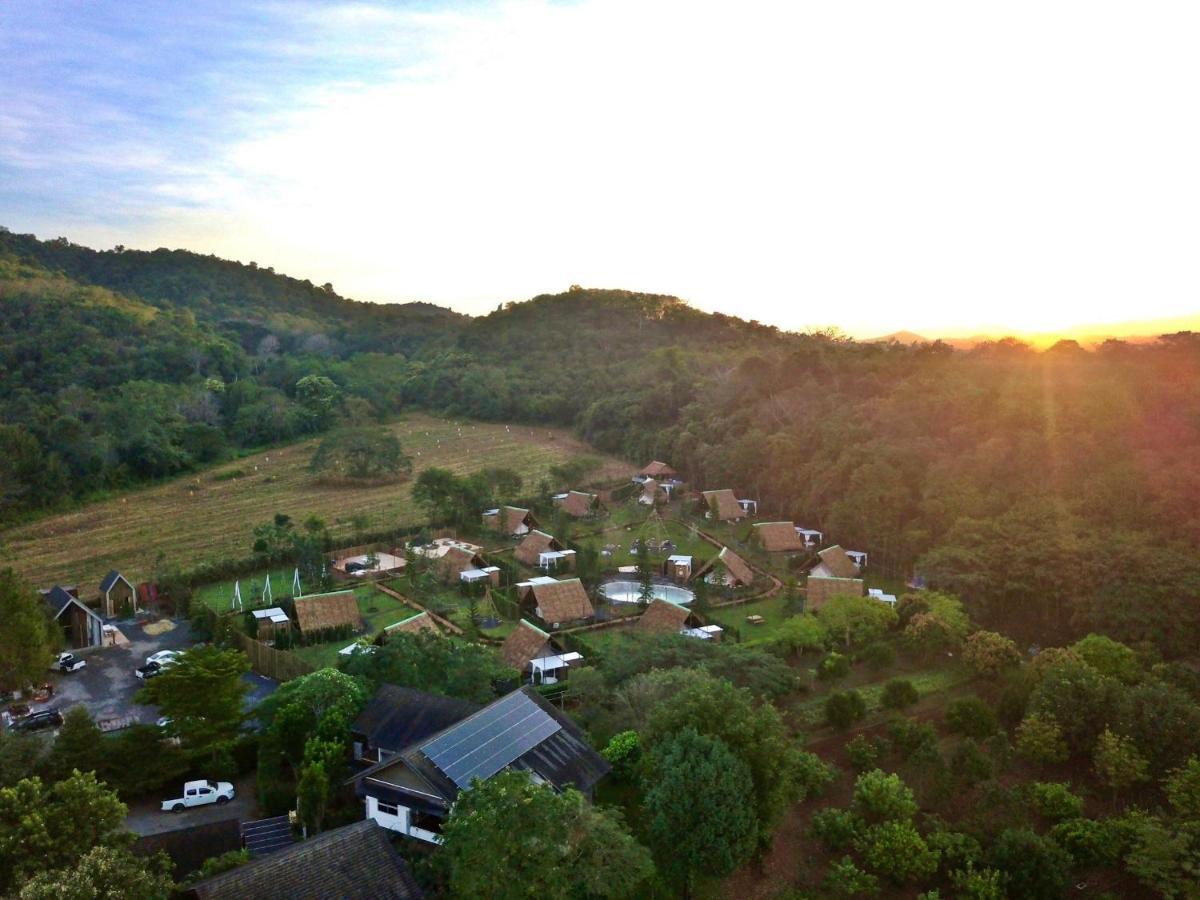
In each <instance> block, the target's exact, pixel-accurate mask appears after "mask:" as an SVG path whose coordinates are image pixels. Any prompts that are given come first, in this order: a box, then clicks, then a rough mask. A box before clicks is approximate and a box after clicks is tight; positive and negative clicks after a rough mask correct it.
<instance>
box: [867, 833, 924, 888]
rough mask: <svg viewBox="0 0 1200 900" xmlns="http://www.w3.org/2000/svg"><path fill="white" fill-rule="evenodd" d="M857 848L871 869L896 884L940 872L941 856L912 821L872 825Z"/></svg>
mask: <svg viewBox="0 0 1200 900" xmlns="http://www.w3.org/2000/svg"><path fill="white" fill-rule="evenodd" d="M854 846H855V848H856V849H857V850H858V851H859V853H861V854H862V855H863V859H864V860H865V861H866V863H867V865H868V866H870V867H871V868H872V869H873V870H874V871H876V872H879V873H881V874H883V875H886V876H887V877H888V878H889V879H890V880H891V881H892V882H893V883H895V884H904V883H905V882H908V881H915V880H919V879H925V878H928V877H929V876H931V875H932V874H933V873H934V872H936V871H937V866H938V859H939V856H940V854H939V853H938V852H937V851H936V850H930V849H929V846H928V845H927V844H926V843H925V839H924V838H922V837H921V835H920V834H919V833H918V832H917V829H916V828H914V827H913V825H912V823H911V822H903V821H888V822H880V823H879V824H878V825H872V826H871V827H870V828H868V829H867V830H866V831H865V832H864V833H863V834H861V835H860V836H859V838H858V840H857V841H855V844H854Z"/></svg>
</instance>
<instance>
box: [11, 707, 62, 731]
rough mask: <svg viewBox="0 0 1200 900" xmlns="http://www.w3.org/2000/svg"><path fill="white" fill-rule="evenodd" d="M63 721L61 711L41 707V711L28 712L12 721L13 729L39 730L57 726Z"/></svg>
mask: <svg viewBox="0 0 1200 900" xmlns="http://www.w3.org/2000/svg"><path fill="white" fill-rule="evenodd" d="M62 723H63V717H62V713H60V712H59V711H58V710H57V709H43V710H42V711H41V712H35V713H30V714H29V715H27V716H26V717H25V718H23V719H18V720H17V721H15V722H13V724H12V730H13V731H41V730H42V729H43V728H58V727H59V726H60V725H62Z"/></svg>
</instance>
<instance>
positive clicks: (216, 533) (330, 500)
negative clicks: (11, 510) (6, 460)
mask: <svg viewBox="0 0 1200 900" xmlns="http://www.w3.org/2000/svg"><path fill="white" fill-rule="evenodd" d="M390 427H391V428H392V430H393V431H394V432H395V433H396V435H397V436H398V437H399V438H400V441H401V443H402V445H403V446H404V450H405V452H407V453H408V454H409V455H411V456H412V458H413V467H414V472H415V473H419V472H420V471H421V470H422V469H425V468H428V467H430V466H440V467H443V468H446V469H450V470H451V471H453V472H456V473H458V474H466V473H470V472H475V471H477V470H479V469H482V468H484V467H488V466H505V467H508V468H512V469H514V470H516V471H517V472H519V473H520V474H521V476H522V477H523V478H524V479H525V483H526V485H527V486H529V487H536V485H537V483H538V481H539V480H540V479H542V478H544V477H545V476H546V474H547V471H548V470H549V468H550V467H551V466H553V465H555V464H558V463H561V462H563V461H565V460H567V459H571V458H574V457H577V456H582V455H588V456H594V457H596V458H598V459H602V460H604V463H605V466H604V469H603V470H602V472H600V473H598V475H597V476H594V477H609V476H611V477H614V478H615V477H619V476H622V475H626V474H628V472H629V471H630V466H629V464H628V463H624V462H620V461H618V460H616V459H614V458H612V457H605V456H603V455H602V454H600V453H597V452H596V451H594V450H592V448H590V447H588V446H587V445H586V444H583V443H581V442H580V441H578V440H576V439H575V438H573V437H572V436H571V435H570V434H568V433H567V432H565V431H562V430H557V429H548V428H545V427H539V428H529V427H527V426H517V425H513V426H511V428H510V427H509V426H505V425H502V424H500V425H497V424H483V423H473V422H465V421H461V420H459V421H458V422H453V421H450V420H448V419H442V418H438V417H435V416H430V415H425V414H415V413H414V414H409V415H406V416H405V417H404V418H403V419H401V420H400V421H398V422H396V423H393V424H392V425H391V426H390ZM316 445H317V440H311V441H305V442H303V443H298V444H292V445H289V446H287V447H283V448H280V449H276V450H269V451H266V452H263V453H259V454H255V455H253V456H247V457H243V458H242V459H239V460H237V461H236V462H229V463H225V464H222V465H220V466H218V467H216V468H214V469H209V470H206V471H204V472H200V473H197V474H193V475H188V476H186V477H184V478H180V479H177V480H175V481H171V482H168V483H166V484H160V485H157V486H154V487H150V488H145V489H142V490H137V491H130V492H128V493H126V494H123V495H121V496H118V497H115V498H113V499H111V500H105V501H102V502H99V503H93V504H91V505H88V506H85V507H83V508H81V509H80V510H78V511H77V512H72V513H65V514H61V515H56V516H52V517H50V518H46V519H43V520H41V521H39V522H35V523H32V524H30V525H26V526H22V527H19V528H15V529H12V530H10V531H7V532H0V566H12V567H13V568H15V569H16V570H17V571H18V572H19V573H20V574H22V575H24V576H25V577H27V578H28V579H29V580H30V581H32V582H33V583H34V584H35V585H38V586H49V585H53V584H55V583H60V584H76V583H78V584H79V585H81V586H82V587H83V588H84V589H85V590H88V591H89V592H91V593H94V592H95V589H96V588H97V586H98V585H99V583H100V579H101V578H103V577H104V574H105V573H106V572H108V571H109V570H110V569H119V570H120V571H121V572H123V573H124V574H125V575H126V576H127V577H128V578H129V579H130V580H131V581H134V582H135V583H136V582H138V581H144V580H147V579H149V578H150V577H151V576H152V573H153V572H154V571H155V569H156V561H157V569H158V570H159V571H162V570H164V569H169V568H172V567H178V568H181V569H184V570H189V569H192V568H194V567H196V566H199V565H201V564H204V563H210V562H217V561H220V560H224V559H231V558H232V559H243V558H245V557H247V556H249V555H250V547H251V544H252V543H253V538H252V534H251V533H252V531H253V529H254V526H255V525H258V524H260V523H262V522H266V521H269V520H270V519H271V517H272V516H273V515H274V514H275V513H277V512H280V513H286V514H287V515H290V516H292V518H294V519H296V520H297V521H303V520H304V519H305V518H307V517H308V516H312V515H316V516H319V517H321V518H322V519H324V520H325V521H326V522H327V523H328V525H329V527H330V530H331V531H332V532H333V535H334V537H335V539H337V540H338V541H339V542H340V543H343V544H349V543H351V542H353V540H354V535H355V527H354V526H353V525H352V524H351V520H352V518H353V517H355V516H363V517H364V518H365V527H366V529H367V530H376V529H380V528H385V527H402V526H416V525H419V524H420V523H421V522H422V521H423V519H424V516H423V514H422V512H421V510H420V509H419V508H418V507H417V506H416V505H415V504H414V503H413V502H412V485H411V482H404V483H399V484H385V485H380V486H375V487H363V488H344V487H329V486H325V485H321V484H319V483H317V482H316V481H315V480H314V479H313V477H312V475H311V474H310V473H309V471H308V462H309V460H310V459H311V457H312V454H313V450H314V449H315V448H316ZM235 470H241V471H242V472H244V473H245V474H244V475H243V476H242V477H237V478H228V477H226V478H222V477H221V475H222V473H226V474H228V473H229V472H232V471H235ZM160 554H161V558H160V556H159V555H160Z"/></svg>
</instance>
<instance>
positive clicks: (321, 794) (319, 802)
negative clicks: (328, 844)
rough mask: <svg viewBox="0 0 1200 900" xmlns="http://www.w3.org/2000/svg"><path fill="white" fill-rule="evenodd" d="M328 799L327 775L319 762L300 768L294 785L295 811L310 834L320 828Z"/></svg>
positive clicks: (315, 832)
mask: <svg viewBox="0 0 1200 900" xmlns="http://www.w3.org/2000/svg"><path fill="white" fill-rule="evenodd" d="M328 800H329V776H328V775H326V774H325V766H324V764H323V763H320V762H309V763H306V764H305V766H304V767H303V768H302V769H301V770H300V781H299V782H298V783H297V785H296V811H297V812H298V813H299V815H300V820H301V821H302V822H303V823H304V824H305V826H307V828H308V830H309V831H310V832H311V833H312V834H317V833H318V832H319V831H320V830H321V823H322V822H324V820H325V807H326V804H327V803H328Z"/></svg>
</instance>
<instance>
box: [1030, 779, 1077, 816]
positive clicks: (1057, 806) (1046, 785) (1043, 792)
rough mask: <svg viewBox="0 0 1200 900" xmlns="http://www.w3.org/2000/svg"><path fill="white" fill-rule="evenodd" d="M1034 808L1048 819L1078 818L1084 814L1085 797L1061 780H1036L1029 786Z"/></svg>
mask: <svg viewBox="0 0 1200 900" xmlns="http://www.w3.org/2000/svg"><path fill="white" fill-rule="evenodd" d="M1029 796H1030V799H1032V801H1033V808H1034V809H1036V810H1037V811H1038V814H1039V815H1042V816H1045V817H1046V818H1047V819H1077V818H1079V817H1080V816H1082V815H1083V798H1082V797H1080V796H1079V795H1078V794H1074V793H1072V792H1071V789H1070V787H1068V786H1067V785H1065V784H1061V783H1059V782H1054V781H1051V782H1045V781H1036V782H1034V783H1033V784H1031V785H1030V786H1029Z"/></svg>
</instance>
